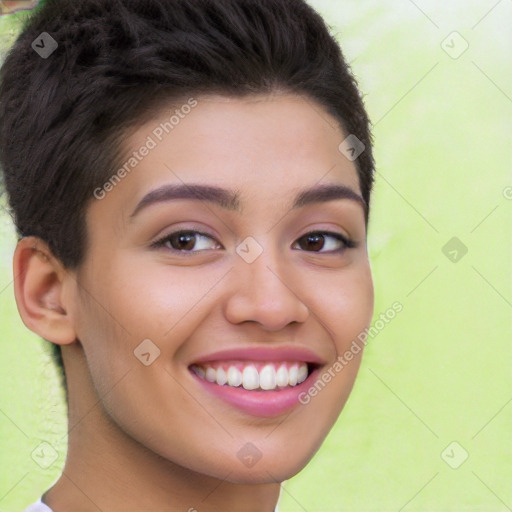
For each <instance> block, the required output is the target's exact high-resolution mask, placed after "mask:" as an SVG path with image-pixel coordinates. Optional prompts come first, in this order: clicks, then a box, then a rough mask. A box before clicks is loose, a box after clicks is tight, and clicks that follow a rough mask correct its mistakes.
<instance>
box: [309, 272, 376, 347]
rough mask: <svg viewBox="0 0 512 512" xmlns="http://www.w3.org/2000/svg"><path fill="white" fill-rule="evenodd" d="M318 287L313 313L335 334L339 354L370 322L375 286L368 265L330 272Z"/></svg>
mask: <svg viewBox="0 0 512 512" xmlns="http://www.w3.org/2000/svg"><path fill="white" fill-rule="evenodd" d="M317 289H318V292H317V293H316V295H315V298H314V304H315V305H316V310H315V315H317V316H318V317H319V319H321V320H322V323H324V325H325V327H326V329H327V328H328V332H329V333H331V335H332V336H333V337H334V340H335V343H336V349H337V352H338V354H339V353H340V352H341V351H344V350H346V348H347V347H348V346H349V345H350V344H351V343H352V341H353V340H355V339H357V336H358V335H359V334H360V333H361V332H363V331H364V330H365V329H366V328H367V327H368V326H369V325H370V323H371V319H372V316H373V308H374V290H373V282H372V278H371V273H370V269H369V266H367V265H366V266H361V268H358V269H357V272H356V271H354V272H346V273H340V274H339V275H338V276H336V277H332V276H331V277H330V278H329V279H328V280H326V283H325V287H323V290H322V287H321V286H318V287H317Z"/></svg>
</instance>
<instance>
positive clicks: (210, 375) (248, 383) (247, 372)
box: [192, 363, 308, 390]
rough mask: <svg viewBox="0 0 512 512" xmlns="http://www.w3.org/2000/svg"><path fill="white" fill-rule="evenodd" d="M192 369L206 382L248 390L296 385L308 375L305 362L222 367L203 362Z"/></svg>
mask: <svg viewBox="0 0 512 512" xmlns="http://www.w3.org/2000/svg"><path fill="white" fill-rule="evenodd" d="M258 368H259V369H258ZM192 369H193V371H194V372H195V373H196V374H197V375H198V376H199V377H201V378H203V379H206V380H207V381H208V382H215V383H216V384H218V385H219V386H224V385H226V384H227V385H228V386H232V387H239V386H242V387H244V388H245V389H248V390H253V389H263V390H272V389H276V388H284V387H286V386H296V385H297V384H300V383H301V382H304V381H305V380H306V378H307V376H308V365H307V363H265V364H263V365H262V364H258V365H256V364H238V365H233V364H232V365H228V366H224V367H223V366H221V365H219V366H217V365H216V366H215V367H214V366H212V365H209V364H203V365H201V366H198V365H193V366H192Z"/></svg>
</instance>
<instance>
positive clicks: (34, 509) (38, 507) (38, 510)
mask: <svg viewBox="0 0 512 512" xmlns="http://www.w3.org/2000/svg"><path fill="white" fill-rule="evenodd" d="M23 512H53V510H52V509H51V508H50V507H49V506H48V505H45V504H44V503H43V502H42V501H41V498H39V500H38V501H37V502H36V503H32V505H30V507H28V508H26V509H25V510H24V511H23Z"/></svg>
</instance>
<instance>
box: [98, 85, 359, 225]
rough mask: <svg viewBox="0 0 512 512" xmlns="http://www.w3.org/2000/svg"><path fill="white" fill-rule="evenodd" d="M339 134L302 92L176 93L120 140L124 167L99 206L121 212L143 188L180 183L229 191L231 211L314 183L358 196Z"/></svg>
mask: <svg viewBox="0 0 512 512" xmlns="http://www.w3.org/2000/svg"><path fill="white" fill-rule="evenodd" d="M191 105H193V106H192V107H191ZM345 137H346V135H345V134H344V133H343V131H342V129H341V127H340V126H339V123H338V122H337V121H336V120H335V119H334V118H333V117H332V116H331V115H330V114H329V113H328V112H327V111H326V110H325V109H324V108H323V107H322V106H321V105H319V104H318V103H316V102H314V101H313V100H310V99H307V98H304V97H302V96H294V95H272V96H254V97H248V98H226V97H222V96H202V97H201V96H200V97H197V98H189V99H188V100H187V99H184V100H182V102H175V103H174V104H173V105H172V106H169V105H168V106H165V107H163V108H162V109H161V110H160V111H159V112H158V114H157V115H156V116H155V118H154V119H152V120H150V121H148V122H146V123H144V124H143V125H142V126H140V127H138V128H137V129H136V130H135V131H134V132H132V133H131V135H130V136H129V137H127V138H126V139H125V141H124V150H125V152H124V158H123V162H121V163H120V167H124V169H125V170H126V172H123V173H122V174H123V177H122V179H121V180H118V179H116V180H114V181H115V183H114V181H113V182H112V183H113V187H110V190H111V191H109V193H108V194H107V195H106V197H105V199H104V200H102V201H99V203H101V204H100V205H99V207H100V208H102V209H104V208H121V209H122V210H123V212H124V215H125V216H127V217H128V216H130V215H131V213H133V210H134V209H135V208H136V207H137V204H138V203H139V202H140V201H141V200H142V199H143V198H144V196H145V195H147V194H148V192H150V191H151V190H156V189H158V188H161V187H164V186H166V185H169V184H174V185H183V184H186V183H195V184H201V183H202V184H205V185H216V186H219V187H222V188H229V189H231V190H233V189H234V190H236V191H237V192H238V194H237V198H238V203H239V208H238V211H240V212H242V211H243V212H246V213H247V212H248V211H250V210H251V205H256V204H260V205H261V204H267V205H269V204H273V205H277V204H282V203H285V202H289V200H291V198H292V196H293V199H295V198H296V195H297V193H298V192H300V191H301V190H304V189H305V188H310V187H313V186H315V185H323V184H340V185H344V186H347V187H350V188H351V189H352V190H354V191H355V192H356V193H358V194H360V188H359V182H358V177H357V171H356V167H355V165H354V162H351V161H349V160H348V159H347V158H345V157H344V156H343V154H342V153H341V152H340V151H339V149H338V147H339V145H340V143H341V142H342V141H343V139H344V138H345ZM248 208H249V209H248Z"/></svg>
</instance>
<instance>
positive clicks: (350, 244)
mask: <svg viewBox="0 0 512 512" xmlns="http://www.w3.org/2000/svg"><path fill="white" fill-rule="evenodd" d="M182 234H193V235H200V236H203V237H207V238H210V239H212V240H214V241H216V240H215V238H214V237H212V236H211V235H209V234H208V233H203V232H201V231H196V230H193V229H182V230H179V231H174V232H173V233H169V234H168V235H165V236H164V237H162V238H160V239H159V240H156V241H155V242H153V243H152V244H151V247H152V248H155V249H157V248H165V249H167V250H168V251H171V252H172V253H174V254H186V255H187V256H189V255H190V256H191V255H192V254H194V253H197V252H203V249H202V250H199V251H185V250H179V249H173V248H171V247H167V246H166V244H167V242H169V241H170V240H171V239H172V238H173V237H175V236H178V235H182ZM311 235H323V236H325V235H326V236H329V237H333V238H335V239H336V240H338V241H340V242H342V244H343V247H342V248H340V249H336V250H334V251H305V252H312V253H316V254H341V253H343V252H344V251H345V250H347V249H353V248H354V247H357V243H356V242H354V241H353V240H352V239H350V238H347V237H345V236H344V235H342V234H341V233H335V232H332V231H310V232H309V233H306V234H304V235H302V236H301V237H300V238H298V240H301V239H303V238H307V237H308V236H311ZM298 240H297V241H298ZM217 243H218V242H217ZM204 250H208V249H204Z"/></svg>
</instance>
